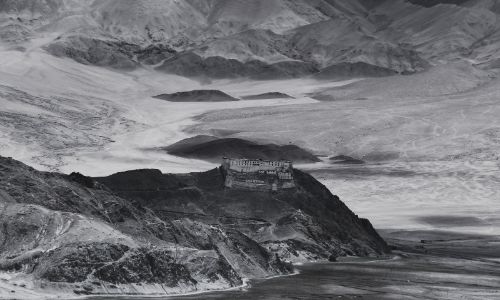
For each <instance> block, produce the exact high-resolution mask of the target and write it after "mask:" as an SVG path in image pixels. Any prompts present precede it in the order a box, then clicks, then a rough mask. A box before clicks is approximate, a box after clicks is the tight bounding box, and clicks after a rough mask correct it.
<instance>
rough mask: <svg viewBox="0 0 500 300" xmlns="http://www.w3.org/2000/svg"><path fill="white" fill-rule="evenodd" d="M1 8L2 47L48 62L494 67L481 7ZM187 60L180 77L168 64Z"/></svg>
mask: <svg viewBox="0 0 500 300" xmlns="http://www.w3.org/2000/svg"><path fill="white" fill-rule="evenodd" d="M3 2H4V3H3V7H2V8H3V10H2V11H0V38H2V39H3V40H4V41H6V42H8V45H11V46H29V45H30V41H31V40H36V39H40V38H43V39H44V40H45V43H43V44H42V47H43V48H44V49H46V50H47V51H49V52H50V53H52V54H54V55H57V56H65V57H70V58H72V59H75V60H77V61H79V62H82V63H86V64H95V65H99V66H110V67H114V68H121V69H123V68H124V69H134V68H138V67H140V66H141V65H143V64H146V65H157V64H160V63H162V62H163V61H165V60H169V62H168V63H167V65H165V64H163V65H162V66H161V67H159V68H158V69H159V70H161V71H164V72H168V73H175V74H178V75H183V76H189V77H193V76H195V75H194V74H201V76H208V77H215V78H230V77H231V76H238V77H254V78H259V77H258V75H255V74H258V73H262V72H264V73H265V69H266V68H271V69H274V71H272V72H270V73H269V74H268V75H265V76H263V78H262V79H268V78H279V77H290V76H291V77H299V76H305V75H309V74H312V73H316V72H318V70H319V69H322V68H326V67H329V66H332V65H338V64H342V63H344V64H345V63H349V64H351V63H367V64H370V65H373V66H375V67H380V68H385V69H389V70H391V71H393V72H397V73H413V72H419V71H423V70H425V69H427V68H429V67H430V66H432V65H437V64H443V63H447V62H450V61H454V60H457V59H460V60H467V61H472V62H474V63H478V64H479V65H480V66H482V67H485V68H496V66H497V64H498V57H499V56H500V55H499V54H498V53H497V52H498V51H497V50H496V49H497V48H498V47H495V45H496V44H497V42H498V38H497V36H498V32H499V30H498V29H499V24H500V23H499V22H498V20H499V18H498V16H499V12H500V9H498V5H497V4H496V3H495V1H488V0H475V1H465V2H463V1H442V2H444V3H445V4H438V5H428V3H427V2H426V1H413V3H411V2H408V1H404V0H396V1H366V0H355V1H349V2H347V3H346V2H344V1H337V0H328V1H327V0H315V1H303V0H293V1H291V0H288V1H285V0H272V1H263V0H259V1H242V0H241V1H240V0H238V1H227V0H214V1H208V2H206V3H200V2H199V1H190V0H183V1H160V0H154V1H146V0H139V1H128V0H127V1H118V0H106V1H91V0H88V1H84V2H78V1H70V0H51V1H48V0H45V1H42V0H39V1H35V2H29V1H20V2H19V1H3ZM451 2H453V3H451ZM32 46H33V45H31V46H30V47H32ZM35 47H37V46H35ZM193 55H194V56H193ZM186 57H188V58H190V59H194V60H195V63H193V64H191V65H190V70H189V71H186V70H183V69H182V68H181V67H179V66H178V65H177V64H178V63H177V62H179V61H180V62H182V63H185V58H186ZM231 60H234V62H233V61H231ZM247 63H252V64H253V65H258V66H259V67H258V68H255V67H249V66H246V65H245V64H247ZM276 63H286V64H285V65H284V66H280V67H279V71H276V66H275V64H276ZM297 64H302V65H304V64H305V65H308V66H310V67H307V68H304V67H302V68H301V70H300V71H298V70H297ZM231 65H234V68H236V69H238V68H243V69H246V71H244V72H234V71H231ZM227 68H229V71H228V74H221V73H224V71H223V70H224V69H227ZM210 69H215V70H218V69H222V70H221V71H215V72H212V71H210ZM364 75H366V76H371V75H372V73H370V72H368V73H366V74H363V73H362V74H360V75H359V76H364ZM356 76H358V75H357V74H356Z"/></svg>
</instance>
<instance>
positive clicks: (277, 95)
mask: <svg viewBox="0 0 500 300" xmlns="http://www.w3.org/2000/svg"><path fill="white" fill-rule="evenodd" d="M241 99H243V100H263V99H294V98H293V97H292V96H290V95H287V94H285V93H280V92H269V93H264V94H258V95H247V96H243V97H241Z"/></svg>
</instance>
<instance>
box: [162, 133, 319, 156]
mask: <svg viewBox="0 0 500 300" xmlns="http://www.w3.org/2000/svg"><path fill="white" fill-rule="evenodd" d="M164 150H166V151H167V152H168V153H169V154H172V155H176V156H181V157H188V158H197V159H203V160H208V161H214V162H220V161H221V159H222V157H232V158H248V159H264V160H290V161H294V162H318V161H319V159H318V158H317V157H316V156H315V155H313V154H312V153H310V152H308V151H307V150H304V149H302V148H300V147H298V146H295V145H276V144H258V143H254V142H250V141H247V140H244V139H238V138H217V137H212V136H206V135H198V136H195V137H192V138H187V139H184V140H182V141H180V142H177V143H175V144H173V145H171V146H168V147H165V148H164Z"/></svg>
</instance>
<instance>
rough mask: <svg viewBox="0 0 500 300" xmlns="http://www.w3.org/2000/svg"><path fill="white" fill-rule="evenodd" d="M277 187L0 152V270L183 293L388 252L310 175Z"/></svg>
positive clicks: (30, 283)
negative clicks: (41, 163)
mask: <svg viewBox="0 0 500 300" xmlns="http://www.w3.org/2000/svg"><path fill="white" fill-rule="evenodd" d="M296 178H297V185H298V188H297V190H294V191H288V192H281V193H277V194H268V193H256V192H243V191H229V190H224V189H223V187H222V185H223V178H222V174H221V172H220V170H219V169H214V170H212V171H208V172H204V173H192V174H177V175H176V174H162V173H161V172H160V171H158V170H136V171H129V172H123V173H118V174H115V175H112V176H109V177H105V178H90V177H86V176H83V175H81V174H78V173H73V174H71V175H63V174H58V173H47V172H39V171H37V170H35V169H32V168H30V167H28V166H26V165H24V164H22V163H20V162H18V161H15V160H12V159H10V158H3V157H2V158H0V181H1V183H2V185H1V188H0V216H1V217H0V228H1V230H0V273H5V272H7V273H8V274H10V275H9V276H10V278H11V279H10V280H9V282H11V283H16V284H18V286H21V285H22V286H24V287H23V289H30V290H34V291H50V292H51V293H54V294H55V295H57V294H58V293H66V292H70V293H76V294H175V293H184V292H189V291H200V290H210V289H221V288H229V287H234V286H237V285H240V284H242V280H243V278H262V277H267V276H270V275H279V274H286V273H289V272H291V271H292V270H291V268H290V266H289V265H288V264H287V263H285V262H284V261H285V260H288V261H306V260H312V259H327V258H331V259H333V258H335V257H337V256H339V255H346V254H352V255H362V256H364V255H379V254H383V253H384V252H386V251H387V246H386V244H385V242H384V241H383V240H382V239H381V238H380V237H379V236H378V234H377V233H376V231H375V230H374V229H373V228H372V227H371V225H370V223H369V222H368V221H367V220H365V219H360V218H358V217H357V216H356V215H354V214H353V213H352V212H351V211H350V210H349V209H348V208H347V207H346V206H345V205H344V204H343V203H342V202H341V201H340V200H339V199H338V198H337V197H336V196H333V195H331V194H330V192H329V191H328V190H327V189H326V188H325V187H324V186H322V185H321V184H320V183H318V182H317V181H316V180H314V178H312V177H311V176H309V175H307V174H305V173H302V172H300V171H298V170H297V171H296Z"/></svg>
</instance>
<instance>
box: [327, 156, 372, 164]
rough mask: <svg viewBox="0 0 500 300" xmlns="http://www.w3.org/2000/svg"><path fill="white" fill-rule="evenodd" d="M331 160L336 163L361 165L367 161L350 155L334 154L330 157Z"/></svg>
mask: <svg viewBox="0 0 500 300" xmlns="http://www.w3.org/2000/svg"><path fill="white" fill-rule="evenodd" d="M329 160H330V161H331V162H332V163H334V164H348V165H359V164H364V163H365V162H364V161H362V160H361V159H357V158H354V157H350V156H347V155H337V156H332V157H330V158H329Z"/></svg>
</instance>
